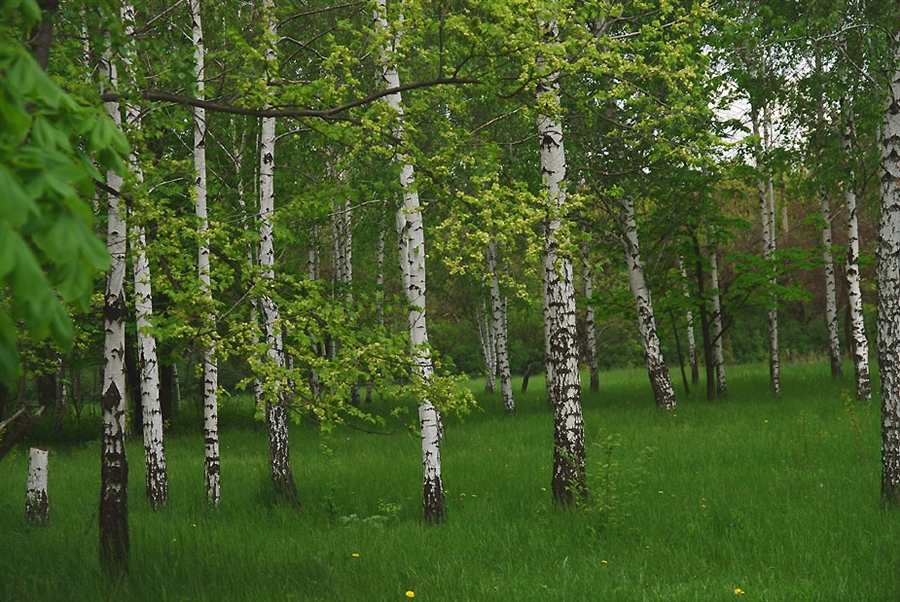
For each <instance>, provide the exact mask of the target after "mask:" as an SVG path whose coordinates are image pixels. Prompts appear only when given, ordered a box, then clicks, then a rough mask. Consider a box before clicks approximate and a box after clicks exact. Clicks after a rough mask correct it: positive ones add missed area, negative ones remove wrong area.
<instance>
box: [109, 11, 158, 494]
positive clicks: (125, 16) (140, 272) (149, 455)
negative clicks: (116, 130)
mask: <svg viewBox="0 0 900 602" xmlns="http://www.w3.org/2000/svg"><path fill="white" fill-rule="evenodd" d="M121 15H122V24H123V25H124V28H125V37H126V39H129V40H131V39H132V38H133V37H134V30H135V27H136V22H135V9H134V5H132V4H129V3H127V2H126V3H123V4H122V7H121ZM131 52H132V50H131V47H130V45H129V46H127V47H126V49H125V52H124V54H123V56H122V63H123V65H124V66H125V70H126V73H127V75H128V77H129V78H130V77H132V74H131V73H130V72H131V65H132V56H131ZM125 121H126V125H127V126H128V127H129V128H130V129H131V130H132V131H138V130H140V128H141V114H140V110H139V108H138V107H136V106H134V105H133V104H131V103H126V104H125ZM129 167H130V168H131V172H132V174H133V175H134V177H135V179H136V180H137V182H138V183H139V184H140V183H143V181H144V171H143V169H142V167H141V164H140V160H139V158H138V156H137V154H135V152H134V151H133V150H132V152H131V155H130V156H129ZM130 218H131V221H132V226H131V237H132V250H133V252H134V260H133V268H134V311H135V314H136V317H137V339H138V366H139V367H140V378H141V385H140V387H141V412H142V415H143V421H142V423H143V430H144V433H143V435H144V463H145V474H146V482H147V501H148V502H149V503H150V506H151V507H152V508H161V507H163V506H165V505H166V503H167V502H168V499H169V485H168V476H167V473H166V455H165V450H164V448H163V427H162V408H161V406H160V402H159V361H158V358H157V354H156V337H155V336H153V334H152V333H151V332H150V329H151V328H152V325H153V289H152V286H151V280H150V261H149V260H148V258H147V251H146V249H147V240H146V235H145V233H144V227H143V225H141V224H140V223H139V222H138V221H137V220H135V219H134V216H133V215H132V216H130Z"/></svg>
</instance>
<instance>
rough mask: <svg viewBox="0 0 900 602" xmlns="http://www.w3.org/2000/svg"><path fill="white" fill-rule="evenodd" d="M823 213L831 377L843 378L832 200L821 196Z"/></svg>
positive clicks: (826, 316)
mask: <svg viewBox="0 0 900 602" xmlns="http://www.w3.org/2000/svg"><path fill="white" fill-rule="evenodd" d="M819 209H820V210H821V212H822V220H823V224H822V262H823V263H824V264H825V323H826V325H827V326H828V356H829V357H830V358H831V377H832V378H838V377H840V376H843V374H844V368H843V366H842V365H841V342H840V339H839V338H838V312H837V281H836V279H835V277H834V256H833V254H832V252H831V199H830V198H828V195H827V194H825V193H824V192H823V193H820V194H819Z"/></svg>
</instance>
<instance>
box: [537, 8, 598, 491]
mask: <svg viewBox="0 0 900 602" xmlns="http://www.w3.org/2000/svg"><path fill="white" fill-rule="evenodd" d="M542 29H544V31H545V32H546V38H547V39H548V40H549V41H548V42H547V43H548V44H551V45H552V44H555V43H556V42H555V40H556V37H557V36H558V35H559V29H558V26H557V23H556V20H555V19H554V20H552V21H551V22H547V23H542ZM536 92H537V101H538V106H544V107H551V108H552V112H553V114H546V115H545V114H539V115H538V118H537V133H538V142H539V151H540V159H541V179H542V180H543V184H544V191H545V195H546V203H547V207H546V208H547V216H548V218H547V221H546V228H545V231H544V232H545V237H544V259H543V261H544V278H545V283H544V289H545V290H544V320H545V325H544V328H545V330H544V332H545V337H546V339H547V400H548V404H549V405H550V407H552V408H553V425H554V437H553V440H554V447H553V476H552V481H551V490H552V491H553V500H554V502H555V503H556V504H558V505H560V506H571V505H573V504H575V503H577V502H579V501H581V500H583V499H584V498H585V497H586V496H587V484H586V476H585V475H586V470H585V449H584V418H583V415H582V410H581V375H580V374H579V370H578V345H577V342H576V341H577V333H576V321H575V282H574V271H573V267H572V258H571V257H569V256H567V255H566V253H564V252H561V249H560V245H561V242H563V241H561V240H560V237H561V236H563V234H562V233H561V232H559V230H560V229H561V228H562V225H563V224H562V215H563V212H564V207H565V205H566V189H565V182H566V153H565V148H564V146H563V130H562V123H561V120H560V118H559V113H560V111H559V108H558V107H559V73H552V74H550V75H548V76H546V77H544V78H543V79H542V80H541V81H540V82H539V83H538V86H537V90H536ZM549 112H550V111H548V113H549Z"/></svg>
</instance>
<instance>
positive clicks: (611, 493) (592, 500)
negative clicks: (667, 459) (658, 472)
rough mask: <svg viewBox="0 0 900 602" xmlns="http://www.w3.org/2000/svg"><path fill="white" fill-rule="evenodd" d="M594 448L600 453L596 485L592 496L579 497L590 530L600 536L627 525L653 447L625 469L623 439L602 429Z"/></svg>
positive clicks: (639, 455)
mask: <svg viewBox="0 0 900 602" xmlns="http://www.w3.org/2000/svg"><path fill="white" fill-rule="evenodd" d="M597 439H598V440H599V443H595V444H594V446H595V447H596V448H597V449H598V450H599V451H600V461H599V464H598V470H597V471H596V474H598V475H599V482H598V483H596V485H595V486H594V492H595V495H594V496H592V497H585V498H582V499H584V500H585V501H584V502H583V505H584V510H585V512H587V513H588V514H589V515H591V517H592V519H593V520H592V521H591V522H590V525H591V526H590V529H591V530H592V531H594V532H595V533H600V532H602V531H604V530H606V529H608V528H613V527H620V526H622V525H624V524H626V523H627V522H628V519H629V518H630V516H631V509H632V508H633V507H634V505H635V501H636V500H637V497H638V496H639V495H640V492H641V489H642V487H643V486H644V485H645V484H646V482H647V474H648V472H649V465H650V461H651V460H652V458H653V454H654V453H655V452H656V448H655V447H650V446H648V447H645V448H644V449H642V450H641V451H640V452H639V453H638V455H637V458H636V459H635V460H634V463H633V464H632V465H631V466H630V467H628V468H629V470H627V469H626V468H624V467H623V466H622V465H621V463H620V461H619V459H618V451H617V450H619V449H620V448H621V447H622V437H621V436H620V435H618V434H616V433H609V434H607V433H606V432H605V431H603V430H601V431H600V434H599V436H598V437H597Z"/></svg>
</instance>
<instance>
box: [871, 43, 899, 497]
mask: <svg viewBox="0 0 900 602" xmlns="http://www.w3.org/2000/svg"><path fill="white" fill-rule="evenodd" d="M892 41H893V44H894V47H893V59H894V64H893V68H894V72H893V73H892V78H891V87H890V94H889V96H888V102H887V107H886V108H885V110H884V123H883V124H882V137H883V146H882V151H881V152H882V154H881V165H882V169H883V174H882V177H881V219H880V221H879V224H878V251H877V256H878V263H877V267H876V271H877V275H878V363H879V366H880V370H881V403H882V410H881V467H882V471H881V493H882V498H883V499H884V501H885V503H887V504H889V505H891V506H895V507H896V506H898V505H900V33H896V32H895V33H894V35H893V40H892Z"/></svg>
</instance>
